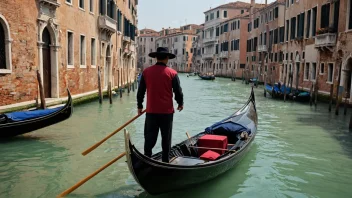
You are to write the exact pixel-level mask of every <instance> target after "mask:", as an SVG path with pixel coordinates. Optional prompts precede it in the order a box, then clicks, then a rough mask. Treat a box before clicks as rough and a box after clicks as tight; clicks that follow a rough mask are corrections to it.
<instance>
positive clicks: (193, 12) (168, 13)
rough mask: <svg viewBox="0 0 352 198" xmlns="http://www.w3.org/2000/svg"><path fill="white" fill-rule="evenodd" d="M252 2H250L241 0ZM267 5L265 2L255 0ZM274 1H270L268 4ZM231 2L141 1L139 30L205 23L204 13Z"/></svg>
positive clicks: (194, 0) (213, 0)
mask: <svg viewBox="0 0 352 198" xmlns="http://www.w3.org/2000/svg"><path fill="white" fill-rule="evenodd" d="M241 1H243V2H248V3H249V2H250V0H241ZM255 1H256V3H265V0H255ZM273 1H274V0H268V3H271V2H273ZM228 2H235V1H231V0H139V1H138V28H139V29H143V28H150V29H154V30H156V31H159V30H161V29H162V28H163V27H164V28H167V27H171V28H174V27H180V26H182V25H184V24H186V23H187V24H190V23H192V24H201V23H204V19H205V17H204V13H203V12H204V11H206V10H209V8H210V7H211V8H214V7H217V6H219V5H221V4H225V3H228Z"/></svg>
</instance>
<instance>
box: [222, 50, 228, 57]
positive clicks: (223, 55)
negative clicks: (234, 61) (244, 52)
mask: <svg viewBox="0 0 352 198" xmlns="http://www.w3.org/2000/svg"><path fill="white" fill-rule="evenodd" d="M228 57H229V52H228V51H222V52H221V53H220V58H228Z"/></svg>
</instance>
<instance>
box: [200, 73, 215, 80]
mask: <svg viewBox="0 0 352 198" xmlns="http://www.w3.org/2000/svg"><path fill="white" fill-rule="evenodd" d="M198 76H199V77H200V78H201V79H202V80H215V76H214V75H201V74H198Z"/></svg>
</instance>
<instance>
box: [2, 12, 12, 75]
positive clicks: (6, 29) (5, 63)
mask: <svg viewBox="0 0 352 198" xmlns="http://www.w3.org/2000/svg"><path fill="white" fill-rule="evenodd" d="M10 36H11V35H10V26H9V25H8V23H7V21H6V19H5V17H4V16H2V15H1V14H0V73H11V72H12V59H11V41H12V39H11V37H10Z"/></svg>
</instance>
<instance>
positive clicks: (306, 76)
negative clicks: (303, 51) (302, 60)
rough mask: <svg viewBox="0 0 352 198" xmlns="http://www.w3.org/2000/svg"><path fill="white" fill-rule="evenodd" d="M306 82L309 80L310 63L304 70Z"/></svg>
mask: <svg viewBox="0 0 352 198" xmlns="http://www.w3.org/2000/svg"><path fill="white" fill-rule="evenodd" d="M304 80H309V63H306V67H305V68H304Z"/></svg>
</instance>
